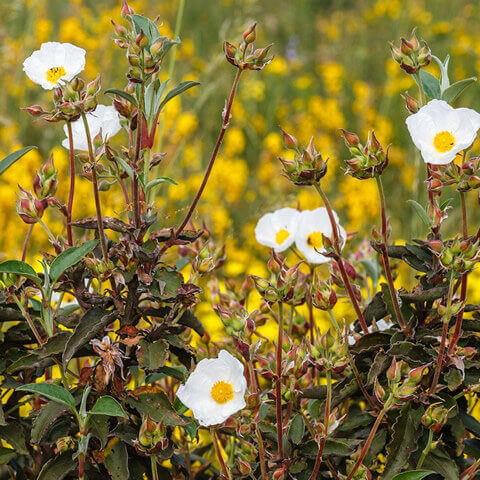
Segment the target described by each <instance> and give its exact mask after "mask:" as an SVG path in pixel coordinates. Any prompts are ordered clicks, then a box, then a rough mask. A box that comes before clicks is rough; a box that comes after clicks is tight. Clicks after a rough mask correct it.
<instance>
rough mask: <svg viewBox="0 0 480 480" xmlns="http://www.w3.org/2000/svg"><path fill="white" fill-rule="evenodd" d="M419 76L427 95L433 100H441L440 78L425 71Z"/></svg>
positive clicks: (421, 71)
mask: <svg viewBox="0 0 480 480" xmlns="http://www.w3.org/2000/svg"><path fill="white" fill-rule="evenodd" d="M419 76H420V81H421V82H422V86H423V89H424V90H425V93H426V94H427V95H428V96H429V97H430V98H432V99H433V98H436V99H439V98H440V96H441V90H440V82H439V81H438V78H436V77H434V76H433V75H432V74H431V73H428V72H426V71H425V70H420V72H419Z"/></svg>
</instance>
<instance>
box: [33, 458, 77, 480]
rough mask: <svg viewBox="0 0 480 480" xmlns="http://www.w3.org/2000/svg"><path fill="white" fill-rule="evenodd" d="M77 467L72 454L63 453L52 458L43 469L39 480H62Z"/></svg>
mask: <svg viewBox="0 0 480 480" xmlns="http://www.w3.org/2000/svg"><path fill="white" fill-rule="evenodd" d="M76 466H77V462H76V460H73V458H72V452H63V453H61V454H60V455H56V456H55V457H52V458H51V459H50V460H49V461H48V462H47V463H46V464H45V465H44V466H43V468H42V470H41V471H40V474H39V475H38V477H37V480H62V478H65V477H66V476H67V475H68V474H69V473H70V472H71V471H73V470H74V469H75V468H76Z"/></svg>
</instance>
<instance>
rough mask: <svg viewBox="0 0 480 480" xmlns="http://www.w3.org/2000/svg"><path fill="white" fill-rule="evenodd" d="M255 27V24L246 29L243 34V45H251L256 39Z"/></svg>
mask: <svg viewBox="0 0 480 480" xmlns="http://www.w3.org/2000/svg"><path fill="white" fill-rule="evenodd" d="M256 26H257V24H256V23H254V24H253V25H252V26H251V27H249V28H247V30H245V31H244V32H243V40H244V41H245V43H247V44H248V43H253V42H254V41H255V39H256V38H257V34H256V33H255V27H256Z"/></svg>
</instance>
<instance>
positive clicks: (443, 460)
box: [423, 448, 460, 480]
mask: <svg viewBox="0 0 480 480" xmlns="http://www.w3.org/2000/svg"><path fill="white" fill-rule="evenodd" d="M423 466H424V467H425V468H428V469H430V470H433V471H434V472H435V473H439V474H440V475H443V477H444V479H445V480H458V479H459V477H460V472H459V469H458V465H457V464H456V463H455V460H453V459H452V458H450V457H449V456H448V454H447V453H446V452H445V451H444V450H442V449H441V448H436V449H435V450H433V451H431V452H430V453H429V454H428V455H427V457H426V458H425V461H424V462H423Z"/></svg>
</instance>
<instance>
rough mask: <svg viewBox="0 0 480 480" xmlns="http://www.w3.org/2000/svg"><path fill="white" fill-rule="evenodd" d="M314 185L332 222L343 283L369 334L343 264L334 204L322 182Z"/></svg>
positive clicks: (363, 326) (364, 328) (359, 318)
mask: <svg viewBox="0 0 480 480" xmlns="http://www.w3.org/2000/svg"><path fill="white" fill-rule="evenodd" d="M314 186H315V188H316V190H317V192H318V193H319V194H320V197H322V200H323V203H324V205H325V208H326V209H327V213H328V218H329V219H330V223H331V224H332V233H333V244H334V246H335V250H336V252H337V258H336V260H337V263H338V267H339V269H340V274H341V275H342V280H343V283H344V284H345V289H346V290H347V293H348V296H349V298H350V301H351V302H352V305H353V308H354V310H355V313H356V315H357V318H358V320H359V322H360V325H361V326H362V329H363V332H364V333H365V334H367V333H368V327H367V323H366V322H365V318H364V316H363V313H362V310H361V309H360V305H359V304H358V301H357V298H356V297H355V293H354V291H353V287H352V284H351V283H350V280H349V278H348V275H347V272H346V271H345V266H344V264H343V259H342V255H341V245H340V238H339V234H338V228H337V222H336V220H335V216H334V214H333V209H332V206H331V205H330V202H329V200H328V197H327V196H326V194H325V192H324V191H323V189H322V187H321V186H320V183H319V182H316V183H314Z"/></svg>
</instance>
